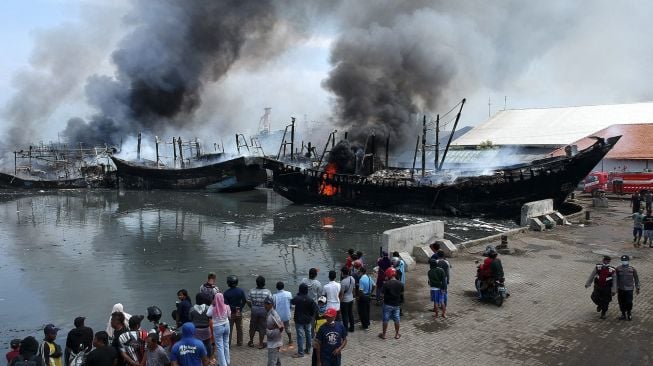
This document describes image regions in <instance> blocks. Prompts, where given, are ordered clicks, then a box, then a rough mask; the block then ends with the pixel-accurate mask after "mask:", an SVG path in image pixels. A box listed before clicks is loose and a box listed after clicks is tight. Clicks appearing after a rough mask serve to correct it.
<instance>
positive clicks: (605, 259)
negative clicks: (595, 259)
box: [603, 255, 612, 261]
mask: <svg viewBox="0 0 653 366" xmlns="http://www.w3.org/2000/svg"><path fill="white" fill-rule="evenodd" d="M611 259H612V258H610V256H609V255H604V256H603V260H604V261H609V260H611Z"/></svg>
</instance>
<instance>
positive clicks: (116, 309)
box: [107, 303, 132, 343]
mask: <svg viewBox="0 0 653 366" xmlns="http://www.w3.org/2000/svg"><path fill="white" fill-rule="evenodd" d="M113 313H123V314H124V315H125V328H127V329H129V318H131V317H132V316H131V315H130V314H127V313H125V311H124V310H123V307H122V304H121V303H117V304H115V305H113V309H111V314H113ZM111 314H109V322H108V323H107V334H109V343H111V340H112V339H113V328H111Z"/></svg>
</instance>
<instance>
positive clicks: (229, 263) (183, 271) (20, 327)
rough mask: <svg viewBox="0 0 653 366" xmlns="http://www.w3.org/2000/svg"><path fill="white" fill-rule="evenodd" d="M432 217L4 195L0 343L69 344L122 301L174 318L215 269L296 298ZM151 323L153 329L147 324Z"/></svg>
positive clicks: (236, 198)
mask: <svg viewBox="0 0 653 366" xmlns="http://www.w3.org/2000/svg"><path fill="white" fill-rule="evenodd" d="M431 219H434V218H433V217H428V218H425V217H419V216H416V215H401V214H387V213H373V212H369V211H361V210H353V209H347V208H330V207H323V206H319V207H315V206H308V205H291V204H290V203H289V202H288V201H286V200H285V199H283V198H281V197H280V196H278V195H276V194H274V193H273V192H271V191H269V190H256V191H251V192H244V193H237V194H213V193H204V192H168V191H154V192H136V191H128V192H118V191H85V190H83V191H65V192H40V193H34V194H30V195H25V194H22V193H17V194H10V193H3V194H2V195H1V196H0V225H1V227H2V230H1V232H0V253H2V255H1V256H0V276H1V278H2V281H0V346H2V348H3V349H4V348H7V347H8V343H9V340H10V339H12V338H23V337H25V336H27V335H35V336H37V339H41V338H42V333H41V331H40V330H39V329H42V327H43V326H44V325H45V324H47V323H49V322H52V323H54V324H56V325H57V326H59V327H60V328H62V331H61V332H60V335H59V337H60V342H61V343H62V344H63V343H65V335H66V334H67V332H68V330H70V329H71V327H72V321H73V319H74V318H75V317H76V316H80V315H82V316H86V318H87V322H86V323H87V325H89V326H91V327H92V328H93V329H94V330H102V329H104V328H105V327H106V323H107V321H108V317H109V312H110V310H111V307H112V305H113V304H114V303H116V302H121V303H123V304H124V306H125V311H127V312H129V313H131V314H144V313H145V309H146V307H147V306H150V305H158V306H159V307H160V308H161V309H162V310H163V311H164V318H165V319H164V320H166V321H170V320H171V319H170V315H169V314H170V312H171V310H172V309H173V308H174V303H175V300H176V292H177V290H179V289H181V288H186V289H188V292H189V293H190V294H191V297H192V298H194V294H195V293H196V292H197V290H198V289H199V286H200V285H201V284H202V283H203V282H204V280H205V278H206V274H207V273H208V272H210V271H213V272H216V273H217V274H218V285H219V286H220V288H224V287H225V278H226V276H227V275H228V274H232V273H233V274H236V275H238V277H239V279H240V284H241V287H243V288H244V289H249V288H251V287H253V286H254V279H255V277H256V276H257V275H259V274H261V275H264V276H265V277H266V278H267V284H268V286H267V287H268V288H274V284H275V283H276V282H277V281H279V280H281V281H284V282H286V288H287V289H288V290H290V291H291V292H296V289H297V286H298V283H299V281H301V279H302V278H303V277H306V274H307V272H308V268H310V267H318V268H321V271H320V274H319V279H320V280H322V281H324V282H326V276H327V273H328V270H329V269H333V268H338V267H339V266H340V265H341V263H342V262H344V258H345V254H344V252H345V250H346V249H347V248H350V247H351V248H356V249H358V250H362V251H363V252H365V253H366V254H367V255H366V256H365V259H366V260H367V261H374V260H375V259H376V257H377V256H378V252H379V245H380V241H381V234H382V232H383V231H385V230H388V229H392V228H396V227H399V226H403V225H408V224H412V223H418V222H424V221H427V220H431ZM447 226H448V227H447V230H446V231H447V235H448V237H449V239H451V240H453V241H461V240H466V239H468V238H474V237H480V236H482V235H488V234H492V233H496V232H498V231H501V230H505V229H506V228H508V227H511V226H514V224H512V223H509V222H486V221H481V220H467V219H453V220H451V219H447ZM144 325H145V324H144Z"/></svg>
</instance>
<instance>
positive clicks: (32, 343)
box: [9, 336, 45, 366]
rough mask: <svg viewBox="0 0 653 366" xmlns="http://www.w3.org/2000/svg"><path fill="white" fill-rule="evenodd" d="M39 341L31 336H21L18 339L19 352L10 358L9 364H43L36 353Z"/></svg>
mask: <svg viewBox="0 0 653 366" xmlns="http://www.w3.org/2000/svg"><path fill="white" fill-rule="evenodd" d="M38 351H39V342H37V341H36V339H35V338H34V337H32V336H29V337H25V338H23V340H22V341H20V353H19V355H18V356H16V357H14V359H13V360H11V363H10V364H9V366H45V364H44V363H43V359H41V358H40V357H39V356H38V355H37V353H38Z"/></svg>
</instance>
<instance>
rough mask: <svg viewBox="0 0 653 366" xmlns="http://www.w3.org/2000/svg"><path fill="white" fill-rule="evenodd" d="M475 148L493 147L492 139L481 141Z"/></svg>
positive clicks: (487, 148) (486, 148) (485, 148)
mask: <svg viewBox="0 0 653 366" xmlns="http://www.w3.org/2000/svg"><path fill="white" fill-rule="evenodd" d="M477 148H478V149H479V150H489V149H492V148H494V144H492V141H490V140H485V141H483V142H481V144H480V145H478V146H477Z"/></svg>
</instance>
